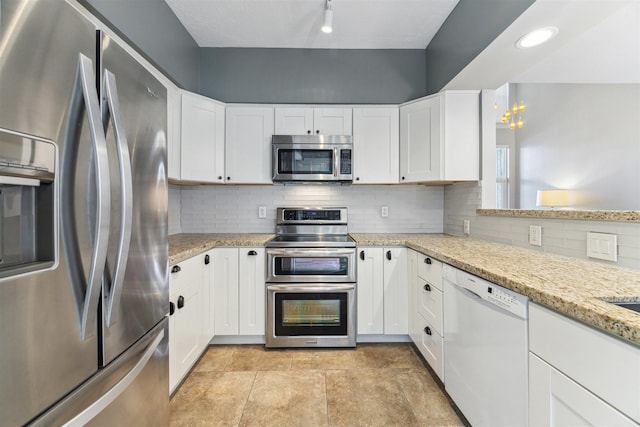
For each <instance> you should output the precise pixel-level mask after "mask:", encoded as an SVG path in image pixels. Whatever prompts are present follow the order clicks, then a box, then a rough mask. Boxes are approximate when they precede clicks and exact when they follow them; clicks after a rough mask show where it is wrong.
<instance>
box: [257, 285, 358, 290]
mask: <svg viewBox="0 0 640 427" xmlns="http://www.w3.org/2000/svg"><path fill="white" fill-rule="evenodd" d="M355 288H356V285H355V284H354V283H345V284H340V285H330V284H326V285H324V284H323V285H267V290H268V291H281V292H312V291H318V292H334V291H352V290H354V289H355Z"/></svg>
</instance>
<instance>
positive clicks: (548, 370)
mask: <svg viewBox="0 0 640 427" xmlns="http://www.w3.org/2000/svg"><path fill="white" fill-rule="evenodd" d="M529 426H531V427H536V426H572V427H583V426H584V427H590V426H620V427H622V426H629V427H632V426H636V427H637V426H638V424H636V423H634V422H633V421H632V420H631V419H629V418H628V417H626V416H625V415H623V414H622V413H620V412H619V411H617V410H616V409H615V408H614V407H612V406H611V405H609V404H607V403H606V402H605V401H604V400H602V399H600V398H598V397H597V396H596V395H594V394H593V393H591V392H590V391H589V390H587V389H586V388H584V387H582V386H581V385H580V384H578V383H577V382H575V381H573V380H572V379H571V378H569V377H567V376H566V375H564V374H563V373H562V372H560V371H558V370H557V369H555V368H554V367H553V366H551V365H549V364H548V363H546V362H545V361H544V360H542V359H540V358H539V357H537V356H536V355H535V354H533V353H529Z"/></svg>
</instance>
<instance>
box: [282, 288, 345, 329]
mask: <svg viewBox="0 0 640 427" xmlns="http://www.w3.org/2000/svg"><path fill="white" fill-rule="evenodd" d="M348 296H349V294H348V293H347V292H309V293H306V292H292V293H276V294H275V296H274V297H275V302H274V303H275V334H276V336H301V335H347V300H348Z"/></svg>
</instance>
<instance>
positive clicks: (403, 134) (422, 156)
mask: <svg viewBox="0 0 640 427" xmlns="http://www.w3.org/2000/svg"><path fill="white" fill-rule="evenodd" d="M440 156H441V135H440V97H439V96H434V97H431V98H427V99H424V100H422V101H418V102H414V103H412V104H409V105H405V106H402V107H400V182H421V181H438V180H440V179H441V178H440V172H441V165H440Z"/></svg>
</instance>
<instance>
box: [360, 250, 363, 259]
mask: <svg viewBox="0 0 640 427" xmlns="http://www.w3.org/2000/svg"><path fill="white" fill-rule="evenodd" d="M360 259H361V260H363V261H364V251H360Z"/></svg>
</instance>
